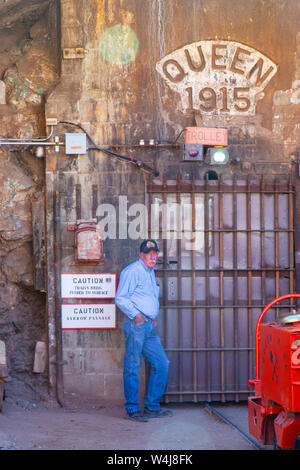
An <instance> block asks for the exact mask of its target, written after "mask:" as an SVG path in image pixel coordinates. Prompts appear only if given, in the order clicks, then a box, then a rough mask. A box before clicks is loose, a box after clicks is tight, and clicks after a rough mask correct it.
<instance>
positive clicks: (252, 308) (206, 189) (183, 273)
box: [147, 175, 295, 402]
mask: <svg viewBox="0 0 300 470" xmlns="http://www.w3.org/2000/svg"><path fill="white" fill-rule="evenodd" d="M287 183H288V184H287ZM147 189H148V194H149V195H150V197H149V230H150V233H151V225H150V223H151V218H150V209H151V197H152V196H154V195H155V194H160V195H161V196H160V197H161V199H162V202H163V220H165V217H166V213H165V212H166V205H167V202H168V194H173V195H174V196H175V198H176V202H177V204H178V205H179V206H180V204H181V202H182V197H181V195H182V194H186V197H188V195H189V197H190V199H189V202H190V203H191V207H192V214H191V233H195V232H196V231H197V232H199V233H202V234H203V237H204V238H203V251H202V252H201V253H202V255H199V253H198V255H197V256H198V258H197V262H198V263H199V256H200V259H201V256H202V259H203V262H204V266H205V267H204V268H203V267H201V268H200V267H199V266H197V267H196V252H195V250H192V252H191V253H190V257H189V258H187V259H189V263H190V265H191V267H190V268H189V267H188V268H187V267H186V266H185V267H183V264H182V247H183V245H182V241H181V238H180V237H179V238H178V237H176V253H177V260H178V265H177V267H176V268H169V267H168V259H167V255H168V254H167V248H168V239H169V238H172V234H173V235H175V236H176V235H178V234H180V233H181V232H182V230H168V232H169V233H170V236H169V238H165V233H166V230H162V228H161V227H158V230H156V229H155V232H158V235H159V238H160V239H162V243H161V245H162V247H163V254H164V257H163V267H162V268H158V269H157V270H156V273H157V275H158V276H159V277H162V279H163V291H162V305H161V309H162V310H163V311H165V312H166V314H165V315H163V318H164V322H163V323H164V327H163V340H164V342H165V348H166V351H167V352H169V353H174V354H176V353H178V357H177V359H176V360H175V363H176V361H177V360H178V362H177V367H178V370H177V390H176V391H174V390H173V389H170V386H169V385H168V388H167V390H166V395H165V398H166V401H168V396H169V397H170V396H173V397H174V396H177V397H178V400H179V401H181V402H182V401H183V400H184V399H185V397H187V396H189V397H192V399H193V400H194V401H197V399H199V398H197V397H199V396H200V395H201V396H202V395H206V397H207V398H206V400H208V401H211V399H212V395H214V396H215V395H216V394H217V395H219V397H221V400H222V401H225V400H226V399H227V398H226V397H229V396H231V397H232V396H234V398H235V400H236V401H238V400H239V396H240V394H248V393H249V392H248V387H247V385H246V386H245V388H246V389H245V390H240V388H241V387H240V385H241V384H240V375H241V374H242V370H241V372H240V369H239V357H240V356H239V353H241V352H244V353H247V356H248V359H247V362H248V365H247V367H248V369H249V370H252V368H253V366H254V361H253V352H254V346H253V321H254V320H255V318H254V315H256V314H257V310H258V309H260V310H261V309H262V308H264V307H265V304H266V300H267V298H269V297H270V296H273V294H274V295H277V294H279V292H280V288H281V286H284V284H282V282H283V280H284V279H285V278H287V279H288V281H287V282H288V285H289V290H290V292H293V288H294V281H295V267H294V253H293V242H294V232H295V230H294V227H293V221H294V220H293V219H294V214H293V197H294V194H295V191H294V188H293V185H292V178H291V177H290V179H289V182H287V181H286V180H283V181H278V180H277V179H274V178H272V181H270V180H266V179H265V178H264V177H261V178H260V180H259V181H257V180H255V181H254V180H251V179H250V177H248V178H247V179H246V180H243V181H240V180H239V181H238V182H237V180H236V178H234V179H233V180H232V181H230V182H228V181H223V180H222V178H221V179H220V178H219V180H218V181H209V180H207V179H205V180H204V181H200V182H199V181H195V179H194V177H192V179H191V180H189V181H183V180H181V179H180V176H179V175H177V177H176V181H174V180H173V181H172V182H170V181H167V179H166V175H164V177H163V181H162V183H157V182H154V181H151V182H150V183H149V185H148V188H147ZM197 193H199V194H202V195H203V201H204V207H203V213H204V216H203V219H204V227H201V228H199V227H196V218H195V213H196V203H195V194H197ZM151 195H152V196H151ZM227 195H229V199H228V198H227V199H225V198H226V197H227ZM240 195H242V197H241V198H240ZM281 196H282V197H283V196H284V197H285V198H286V197H287V199H282V202H281V201H280V202H279V198H280V197H281ZM244 197H245V199H244ZM257 197H258V201H257ZM270 197H271V199H269V198H270ZM265 198H268V201H267V202H268V204H269V205H270V204H271V205H272V207H273V214H272V218H270V209H266V203H265V202H266V201H265ZM210 200H212V201H213V207H214V208H215V211H216V212H215V214H216V216H217V218H218V221H217V225H216V224H215V222H213V225H211V222H210V218H211V217H212V216H213V214H214V212H212V213H210V212H209V211H210V202H209V201H210ZM230 201H231V202H230ZM244 201H245V202H244ZM270 201H271V202H270ZM238 202H239V204H241V205H242V206H241V207H244V204H246V208H245V223H246V227H244V226H243V224H244V222H241V224H240V225H241V227H240V228H239V227H238V222H239V214H238ZM258 203H259V205H258ZM281 204H284V205H287V206H288V217H287V219H288V220H285V219H283V221H284V225H283V226H281V225H280V220H279V217H280V216H281V215H282V210H281V211H280V207H282V205H281ZM225 205H226V206H225ZM280 205H281V206H280ZM225 207H226V211H228V214H230V217H231V218H229V225H230V226H228V221H226V222H224V208H225ZM284 207H285V206H284ZM255 210H256V211H257V212H256V214H255V212H254V211H255ZM252 211H253V215H254V217H255V216H256V217H257V214H259V217H258V224H257V225H258V227H256V226H255V225H254V226H253V225H252V224H253V223H252ZM226 213H227V212H226ZM179 216H180V215H179V214H178V217H179ZM226 217H227V218H228V215H227V216H226ZM253 220H257V219H253ZM281 220H282V218H281ZM178 221H179V220H178ZM267 221H268V222H267ZM254 223H256V222H254ZM266 223H268V224H271V228H269V227H268V226H266V225H265V224H266ZM286 225H287V226H286ZM243 234H244V235H243ZM269 234H272V236H273V238H272V239H270V237H268V235H269ZM281 235H283V236H285V237H287V240H288V243H287V245H288V247H287V248H286V245H285V243H284V241H285V238H281ZM226 236H230V238H228V239H227V238H226V240H225V237H226ZM241 236H245V237H246V242H247V243H246V247H245V248H246V258H245V266H244V267H238V264H239V259H238V246H239V240H241V242H242V250H244V242H243V238H240V237H241ZM253 236H254V237H257V238H252V237H253ZM211 237H213V238H211ZM215 237H217V238H215ZM267 237H268V239H267ZM174 238H175V237H174ZM211 240H214V244H215V248H216V250H217V251H214V252H213V253H211V252H210V250H211V245H210V244H211ZM217 240H218V242H217ZM256 240H257V241H258V243H259V245H258V246H260V248H259V251H260V255H259V257H258V258H257V260H256V261H253V260H255V258H253V260H252V257H254V256H255V254H257V250H256V251H255V249H256V243H257V242H256ZM270 240H271V243H272V240H273V246H274V248H273V252H274V254H273V257H272V256H271V258H270V257H269V253H270ZM228 241H229V245H228V249H229V255H228V254H227V255H226V256H227V258H228V256H230V258H228V259H230V263H232V267H230V268H228V267H225V264H224V256H225V246H226V245H225V244H226V243H228ZM280 243H281V245H280ZM280 246H283V247H284V248H283V252H282V253H283V254H282V256H283V258H282V259H283V260H286V261H287V262H286V261H281V259H280V249H281V248H280ZM266 250H267V251H266ZM212 257H214V261H213V263H214V264H217V267H216V266H215V265H213V264H212V266H211V265H210V260H213V258H212ZM227 258H226V260H227ZM269 260H270V261H269ZM258 261H259V263H258ZM226 262H227V261H226ZM243 262H244V261H243ZM267 262H268V265H267V264H266V263H267ZM253 263H254V264H253ZM282 263H284V265H285V264H288V266H286V267H285V266H282ZM256 264H258V266H256ZM169 276H172V277H175V278H177V301H176V302H175V303H174V301H170V300H168V278H169ZM201 277H203V278H204V292H205V300H204V302H205V305H201V304H199V303H198V302H197V295H196V293H197V287H196V286H197V284H196V281H197V279H198V278H201ZM227 278H228V279H232V288H231V294H229V297H228V294H227V299H228V300H229V299H230V298H231V300H232V301H231V302H230V304H227V302H228V300H227V301H225V292H226V289H227V287H226V288H225V281H226V279H227ZM243 278H246V279H247V281H246V282H247V284H246V291H245V292H246V297H245V300H246V303H245V304H243V302H242V301H241V300H239V285H238V281H239V279H243ZM188 279H190V293H191V294H190V295H191V297H190V300H189V301H187V302H188V304H185V302H186V301H183V297H182V293H183V283H182V282H183V280H186V282H187V280H188ZM213 279H215V281H213ZM216 279H218V284H217V285H218V286H219V287H218V292H219V295H218V298H219V302H218V303H217V304H213V303H212V301H211V300H212V299H211V294H212V293H213V296H215V292H216V290H212V289H214V286H215V282H216ZM271 279H274V285H273V283H272V284H270V282H269V281H268V280H271ZM258 280H259V282H260V284H259V286H260V287H259V288H260V299H259V302H258V303H256V302H257V300H255V295H254V293H255V289H256V287H255V286H256V283H257V282H258ZM211 281H213V282H211ZM267 281H268V282H269V284H267ZM241 286H242V285H241ZM285 288H286V287H285ZM273 290H274V291H275V293H274V292H273ZM271 291H272V292H271ZM185 295H186V293H185ZM282 308H284V309H287V308H289V309H291V308H294V304H292V302H291V301H290V302H289V305H288V306H287V305H280V306H277V307H276V309H275V308H274V310H272V311H275V312H276V315H275V317H276V316H277V314H278V311H279V309H282ZM184 309H185V310H190V311H191V316H190V317H186V315H185V314H184ZM228 309H231V310H232V314H231V316H229V317H228V319H229V321H231V322H232V331H233V333H232V340H230V342H231V341H232V344H233V346H232V347H227V345H226V341H228V340H225V326H226V322H225V313H226V312H228ZM277 309H278V310H277ZM202 310H203V315H204V317H205V325H204V328H205V338H203V339H202V340H201V341H204V346H205V347H198V342H197V341H198V331H197V328H198V327H199V326H198V323H197V319H199V321H201V322H203V318H204V317H202V315H201V317H200V316H199V314H200V311H202ZM244 310H245V311H246V312H247V315H246V316H247V341H248V345H247V347H244V346H243V347H239V341H240V339H239V331H240V328H242V327H243V323H242V321H244V320H242V319H243V318H244V319H245V317H244V313H243V311H244ZM225 311H226V312H225ZM239 311H241V315H240V314H239ZM172 312H173V313H174V315H176V316H174V319H177V323H176V325H177V328H178V330H177V345H178V347H170V345H169V344H168V342H169V341H170V340H172V338H171V337H169V333H170V334H171V335H172V334H173V333H172V332H171V330H169V325H168V323H169V322H171V321H172V325H173V326H172V329H173V328H174V319H172V317H173V315H172ZM170 315H171V316H170ZM226 315H227V313H226ZM201 318H202V319H201ZM213 318H215V320H213ZM226 318H227V317H226ZM216 319H218V327H217V329H216V328H215V330H211V328H213V321H216ZM183 322H185V323H186V322H188V323H186V327H185V323H183ZM188 325H189V326H188ZM215 326H216V324H215ZM184 328H185V329H184ZM189 328H191V333H189V334H190V342H191V346H192V347H183V341H184V342H185V343H186V341H187V337H186V334H187V331H189ZM227 329H228V328H227ZM216 332H217V335H218V341H219V345H220V347H217V348H215V347H212V346H213V344H212V341H213V342H215V341H216V338H215V336H216ZM184 334H185V336H184V338H183V335H184ZM212 334H213V335H212ZM229 338H230V337H229ZM173 339H174V337H173ZM243 341H244V340H243ZM230 346H231V345H230ZM241 346H242V345H241ZM184 353H187V354H189V353H190V359H188V360H189V361H190V362H189V366H190V368H191V371H192V382H191V383H190V382H189V384H188V385H187V384H185V383H184V378H183V377H187V375H186V364H187V362H186V361H187V358H185V359H184V357H183V354H184ZM201 353H203V354H205V357H204V358H203V357H200V356H199V354H201ZM214 353H216V354H218V356H219V359H218V361H217V362H216V363H214V364H218V365H219V366H220V368H219V370H218V374H219V380H220V381H219V382H218V390H215V387H216V385H215V381H216V377H217V376H216V373H215V371H213V368H212V365H213V362H212V361H213V360H214V361H215V360H216V357H214V358H213V356H212V354H214ZM226 353H228V354H231V353H233V359H232V358H230V359H229V361H230V362H229V363H232V369H233V378H232V382H230V387H231V385H232V386H233V388H234V390H230V389H229V390H227V389H226V377H227V375H226V374H228V371H227V372H226V371H225V368H226V366H227V367H228V364H229V363H228V359H226V360H225V357H227V354H226ZM200 360H201V362H200ZM183 361H185V362H183ZM232 361H233V362H232ZM198 362H199V363H198ZM200 364H203V366H204V367H205V369H206V375H205V382H204V381H203V380H204V379H203V377H202V375H199V366H200ZM202 369H203V368H201V369H200V370H202ZM212 373H213V374H214V375H212ZM229 375H230V374H229ZM198 380H200V383H201V387H202V386H203V385H204V383H205V387H206V389H205V390H198V389H197V388H198V386H199V384H198ZM187 386H188V387H189V390H188V391H187V390H186V387H187Z"/></svg>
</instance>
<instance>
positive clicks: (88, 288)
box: [61, 273, 117, 299]
mask: <svg viewBox="0 0 300 470" xmlns="http://www.w3.org/2000/svg"><path fill="white" fill-rule="evenodd" d="M116 282H117V275H116V274H115V273H113V274H111V273H96V274H94V273H92V274H89V273H62V275H61V297H62V298H63V299H113V298H115V296H116Z"/></svg>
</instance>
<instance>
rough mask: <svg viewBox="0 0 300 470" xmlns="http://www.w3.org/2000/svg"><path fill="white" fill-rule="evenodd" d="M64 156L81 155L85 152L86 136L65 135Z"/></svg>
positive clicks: (78, 134) (82, 134) (76, 134)
mask: <svg viewBox="0 0 300 470" xmlns="http://www.w3.org/2000/svg"><path fill="white" fill-rule="evenodd" d="M65 139H66V140H65V144H66V154H67V155H74V154H77V155H81V154H84V153H86V152H87V150H86V134H84V133H81V134H80V133H73V134H72V133H67V134H65Z"/></svg>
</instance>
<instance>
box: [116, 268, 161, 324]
mask: <svg viewBox="0 0 300 470" xmlns="http://www.w3.org/2000/svg"><path fill="white" fill-rule="evenodd" d="M158 294H159V286H158V285H157V284H156V280H155V273H154V270H153V269H149V268H147V266H146V265H145V264H144V262H143V261H142V260H141V259H139V260H138V261H135V262H134V263H131V264H129V265H128V266H127V267H126V268H124V269H123V271H122V272H121V275H120V281H119V286H118V290H117V295H116V304H117V306H118V307H119V308H120V309H121V310H122V312H123V313H125V315H127V316H128V317H129V318H130V319H131V320H133V318H134V317H135V316H136V315H137V314H138V313H143V314H144V315H146V316H147V317H149V318H151V319H152V320H154V318H156V317H157V315H158V310H159V302H158Z"/></svg>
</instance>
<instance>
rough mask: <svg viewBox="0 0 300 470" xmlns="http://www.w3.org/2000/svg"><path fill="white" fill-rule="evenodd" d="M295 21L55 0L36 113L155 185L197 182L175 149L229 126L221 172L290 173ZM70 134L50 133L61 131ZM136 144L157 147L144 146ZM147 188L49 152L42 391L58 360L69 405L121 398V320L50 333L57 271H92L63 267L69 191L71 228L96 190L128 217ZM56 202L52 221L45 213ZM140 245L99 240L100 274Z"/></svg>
mask: <svg viewBox="0 0 300 470" xmlns="http://www.w3.org/2000/svg"><path fill="white" fill-rule="evenodd" d="M141 3H142V8H141ZM299 18H300V5H299V2H298V0H267V1H262V0H248V1H247V2H244V1H241V0H204V1H201V2H200V1H199V0H184V1H181V0H149V1H143V2H141V0H86V1H85V2H84V5H83V3H82V2H81V1H79V0H61V49H62V51H61V55H62V61H61V80H60V83H59V85H58V86H57V87H56V89H55V91H54V92H53V93H52V94H51V95H50V97H49V98H48V99H47V104H46V113H47V115H48V116H55V117H57V118H58V119H59V120H61V121H69V122H72V123H77V124H80V125H81V126H82V127H83V128H84V129H85V130H86V131H87V132H88V134H89V135H90V136H91V137H92V139H93V141H94V142H95V143H96V144H97V145H98V146H101V147H103V148H108V147H109V148H111V149H113V150H114V151H117V152H118V153H120V154H122V155H127V156H129V155H132V156H133V158H134V159H137V160H140V161H142V162H144V163H147V164H148V165H149V166H151V167H152V168H154V169H155V170H157V171H158V172H159V174H160V176H159V178H160V177H161V175H162V174H163V173H164V172H165V173H166V174H167V176H168V177H169V178H172V177H174V175H175V174H176V173H177V172H178V171H179V172H180V173H181V174H182V175H183V176H184V177H187V178H189V177H191V175H194V176H195V177H197V178H203V177H204V175H205V173H206V172H207V171H208V170H209V169H210V166H209V165H207V164H206V163H200V164H195V163H193V164H187V163H182V157H183V154H182V147H180V146H178V145H177V146H176V145H175V144H174V143H175V140H176V138H177V137H178V136H179V134H180V132H181V131H182V130H183V129H184V128H186V127H189V126H195V125H198V126H205V127H224V128H226V129H228V134H229V150H230V154H231V158H232V163H231V164H229V165H228V166H226V167H224V168H222V173H224V174H225V175H233V174H236V175H248V174H250V175H256V174H271V173H276V174H283V175H288V174H289V173H290V172H291V171H294V170H295V167H294V163H293V162H294V161H295V156H296V154H297V146H298V141H299V132H300V130H299V124H298V122H299V119H298V117H299V110H300V104H299V103H300V95H299V93H300V86H299V85H300V81H299V80H300V30H299ZM76 54H77V56H76ZM72 57H73V58H72ZM78 57H79V58H78ZM199 97H200V98H199ZM75 130H76V131H79V129H78V128H77V129H76V127H74V126H70V125H67V124H60V125H59V131H60V132H62V133H63V132H66V131H68V132H73V131H75ZM140 139H144V140H145V141H146V143H147V142H148V141H149V139H155V141H156V142H157V146H155V148H154V149H153V148H151V147H146V148H144V147H142V148H141V147H140V146H139V145H138V144H139V141H140ZM182 142H183V135H182V136H181V137H180V138H179V139H178V141H177V142H176V143H177V144H178V143H182ZM89 144H90V143H89ZM235 160H236V161H235ZM217 171H219V170H217ZM148 178H149V174H147V173H146V172H144V171H143V170H138V169H137V168H136V167H135V166H134V165H132V164H128V163H126V162H121V161H117V160H116V159H114V158H112V157H109V156H107V155H105V154H104V153H102V152H98V151H89V152H88V153H87V154H86V155H81V156H66V155H65V154H64V151H63V149H61V150H60V152H59V153H55V152H54V151H48V153H47V157H46V189H47V208H48V229H47V233H48V240H47V242H48V274H49V280H48V325H49V354H50V356H49V361H50V383H51V385H52V387H53V388H55V386H57V374H56V373H57V369H56V367H57V366H55V365H54V364H56V365H57V364H58V362H59V361H58V359H59V356H60V355H61V356H62V357H61V360H62V361H64V365H63V367H62V368H61V369H60V372H59V380H60V381H63V382H64V391H65V393H66V395H68V396H74V397H79V396H81V397H83V398H86V399H87V398H98V399H100V400H105V399H107V400H110V401H111V400H112V399H115V400H122V399H123V398H122V397H123V390H122V355H123V337H122V332H121V324H122V314H121V313H120V312H118V316H117V329H116V330H69V331H63V333H62V336H60V333H59V332H60V323H59V322H60V317H59V309H60V302H61V299H60V297H59V289H60V286H59V274H60V272H74V269H76V272H97V271H99V270H100V269H99V268H97V267H95V266H94V267H92V266H89V267H88V268H87V267H82V266H74V265H72V260H74V246H73V245H74V239H73V233H71V232H68V230H67V225H68V224H70V223H74V222H76V185H81V189H82V193H81V211H82V213H81V217H82V218H90V217H91V216H92V212H93V194H92V185H96V186H97V188H98V193H97V194H98V199H97V204H98V205H99V204H102V203H111V204H113V205H114V206H115V207H116V208H118V204H119V196H120V195H121V196H127V198H128V207H129V206H130V204H132V203H134V202H139V203H143V202H144V201H145V184H146V181H147V179H148ZM57 198H58V199H59V219H55V217H53V212H52V209H53V201H57ZM77 202H78V201H77ZM58 233H59V239H58V238H57V234H58ZM117 233H118V232H117ZM139 242H140V240H131V239H129V238H124V239H119V237H117V239H115V240H113V239H107V240H105V242H104V252H105V254H106V261H105V265H104V267H101V271H104V272H116V273H118V274H119V273H120V271H121V269H122V268H123V267H124V266H125V265H127V264H128V263H129V262H131V261H134V260H135V259H136V256H137V254H138V246H139ZM55 253H56V255H55ZM55 256H56V257H55ZM55 361H56V362H55ZM60 363H62V362H61V361H60Z"/></svg>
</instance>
